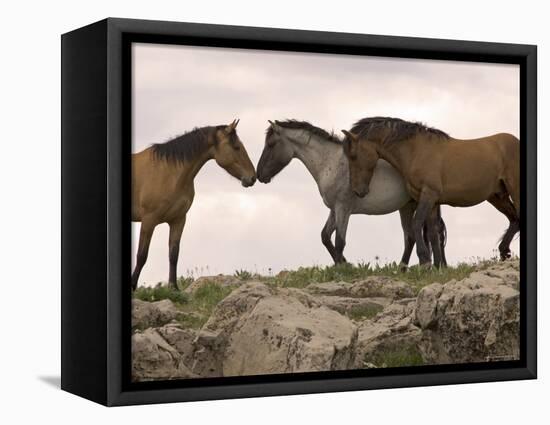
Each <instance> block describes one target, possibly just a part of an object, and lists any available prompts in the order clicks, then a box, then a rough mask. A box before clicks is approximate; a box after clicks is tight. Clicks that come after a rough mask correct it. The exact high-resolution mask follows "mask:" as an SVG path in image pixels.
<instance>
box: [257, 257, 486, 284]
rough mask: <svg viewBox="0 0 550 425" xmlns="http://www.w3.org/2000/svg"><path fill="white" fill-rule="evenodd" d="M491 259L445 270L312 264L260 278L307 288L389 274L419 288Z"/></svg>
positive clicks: (465, 273)
mask: <svg viewBox="0 0 550 425" xmlns="http://www.w3.org/2000/svg"><path fill="white" fill-rule="evenodd" d="M490 263H491V262H490V261H485V262H479V263H472V264H467V263H461V264H458V265H457V266H453V267H447V268H445V269H439V270H438V269H435V268H430V269H427V268H425V267H421V266H412V267H409V269H408V270H405V271H402V270H401V268H400V266H399V265H398V264H396V263H390V264H386V265H382V266H380V265H378V264H375V265H374V266H373V265H371V264H370V263H359V264H357V265H352V264H339V265H336V266H325V267H323V266H313V267H300V268H299V269H297V270H294V271H284V272H281V273H279V274H278V275H276V276H273V277H260V280H262V281H264V282H266V283H269V284H272V285H275V286H282V287H292V288H304V287H306V286H307V285H309V284H310V283H322V282H330V281H336V282H340V281H343V282H350V283H352V282H355V281H358V280H361V279H366V278H368V277H370V276H387V277H391V278H393V279H397V280H402V281H404V282H407V283H409V284H411V285H412V286H413V287H414V288H415V289H416V290H417V291H419V290H420V289H421V288H422V287H424V286H426V285H429V284H430V283H434V282H447V281H449V280H451V279H457V280H460V279H464V278H465V277H466V276H468V275H469V274H470V273H472V272H473V271H474V270H476V269H479V268H483V267H484V266H486V265H488V264H490Z"/></svg>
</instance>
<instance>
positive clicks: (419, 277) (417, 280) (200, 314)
mask: <svg viewBox="0 0 550 425" xmlns="http://www.w3.org/2000/svg"><path fill="white" fill-rule="evenodd" d="M495 261H496V259H495V258H492V259H489V260H479V259H478V260H476V261H472V263H461V264H458V265H456V266H452V267H448V268H445V269H440V270H438V269H435V268H430V269H427V268H424V267H420V266H412V267H410V268H409V269H408V270H405V271H403V270H401V268H400V266H399V265H398V264H396V263H390V264H386V265H379V264H378V263H376V264H374V265H372V264H371V263H359V264H357V265H353V264H340V265H336V266H312V267H300V268H298V269H297V270H293V271H286V270H285V271H282V272H280V273H279V274H277V275H274V276H273V275H271V272H270V273H269V274H270V275H269V276H260V275H258V274H257V273H251V272H249V271H247V270H244V269H240V270H236V271H235V274H234V276H235V277H236V278H238V279H239V280H242V281H246V280H250V279H257V280H259V281H262V282H264V283H265V284H268V285H272V286H276V287H292V288H304V287H306V286H307V285H309V284H311V283H323V282H330V281H335V282H350V283H353V282H356V281H359V280H362V279H366V278H368V277H370V276H386V277H389V278H392V279H396V280H401V281H404V282H407V283H409V284H410V285H411V286H412V287H413V288H414V289H415V291H416V292H418V291H420V289H422V287H424V286H426V285H429V284H431V283H434V282H441V283H444V282H448V281H450V280H452V279H456V280H461V279H464V278H465V277H467V276H468V275H469V274H470V273H472V272H473V271H475V270H480V269H483V268H486V267H488V266H489V265H491V264H493V263H494V262H495ZM193 281H194V279H193V277H180V278H179V279H178V281H177V286H178V289H173V288H171V287H170V286H167V285H161V284H159V285H157V286H156V287H153V288H150V287H140V288H138V289H137V290H136V291H135V292H134V297H136V298H139V299H141V300H143V301H150V302H152V301H159V300H163V299H169V300H171V301H173V302H174V303H175V304H176V305H177V307H178V308H179V309H180V310H181V311H182V312H184V313H188V314H185V315H182V319H181V320H180V322H181V323H182V325H184V326H186V327H192V328H199V327H201V326H202V325H203V324H204V323H205V322H206V321H207V320H208V318H209V317H210V315H211V313H212V311H213V310H214V308H215V307H216V305H217V304H218V303H219V302H220V301H221V300H223V299H224V298H225V297H226V296H227V295H229V293H230V292H231V290H232V288H231V287H228V286H223V285H220V284H218V283H215V282H206V283H205V284H204V285H202V286H200V287H199V288H197V289H196V290H195V291H194V292H191V293H189V294H188V293H185V292H184V290H185V289H186V288H187V287H189V285H190V284H191V283H193ZM380 310H381V308H379V307H377V306H368V307H356V308H354V309H352V310H351V311H350V312H349V313H348V316H349V317H350V318H351V319H354V320H365V319H369V318H372V317H374V316H376V314H378V312H379V311H380ZM413 354H414V353H412V352H411V351H410V350H405V351H403V352H396V351H394V352H388V353H387V359H385V360H383V361H384V362H385V363H386V364H388V365H393V364H397V363H399V362H404V361H405V360H406V361H408V362H411V361H414V360H415V358H416V359H417V357H415V356H413ZM417 360H418V359H417ZM378 361H380V360H378ZM371 362H372V363H374V364H378V363H377V362H376V361H371ZM388 367H390V366H388Z"/></svg>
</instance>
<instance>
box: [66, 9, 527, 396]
mask: <svg viewBox="0 0 550 425" xmlns="http://www.w3.org/2000/svg"><path fill="white" fill-rule="evenodd" d="M536 113H537V112H536V47H535V46H528V45H517V44H500V43H486V42H471V41H468V42H466V41H451V40H435V39H421V38H402V37H388V36H372V35H360V34H344V33H326V32H311V31H295V30H281V29H267V28H249V27H233V26H219V25H203V24H190V23H176V22H155V21H142V20H128V19H111V18H110V19H106V20H103V21H100V22H97V23H95V24H92V25H89V26H87V27H83V28H80V29H77V30H75V31H72V32H70V33H67V34H64V35H63V36H62V388H63V389H65V390H67V391H69V392H72V393H75V394H78V395H80V396H83V397H86V398H88V399H91V400H94V401H96V402H99V403H102V404H106V405H126V404H140V403H158V402H174V401H190V400H204V399H219V398H236V397H253V396H268V395H280V394H301V393H313V392H327V391H347V390H360V389H375V388H389V387H404V386H420V385H439V384H455V383H469V382H483V381H498V380H516V379H533V378H535V377H536V262H537V252H536V237H537V234H536Z"/></svg>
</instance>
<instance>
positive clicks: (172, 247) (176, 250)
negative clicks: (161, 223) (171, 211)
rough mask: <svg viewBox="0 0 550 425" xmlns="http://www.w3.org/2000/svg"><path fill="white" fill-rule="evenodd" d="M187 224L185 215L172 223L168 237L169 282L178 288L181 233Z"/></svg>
mask: <svg viewBox="0 0 550 425" xmlns="http://www.w3.org/2000/svg"><path fill="white" fill-rule="evenodd" d="M184 226H185V216H183V217H182V218H180V219H179V220H177V221H175V222H172V223H170V237H169V238H168V258H169V260H170V274H169V277H168V282H169V283H170V286H172V287H173V288H175V289H177V288H178V284H177V279H178V275H177V267H178V257H179V254H180V241H181V234H182V232H183V227H184Z"/></svg>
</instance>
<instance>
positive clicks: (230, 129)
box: [225, 119, 240, 134]
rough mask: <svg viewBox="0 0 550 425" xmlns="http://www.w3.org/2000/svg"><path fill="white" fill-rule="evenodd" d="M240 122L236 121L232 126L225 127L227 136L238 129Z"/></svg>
mask: <svg viewBox="0 0 550 425" xmlns="http://www.w3.org/2000/svg"><path fill="white" fill-rule="evenodd" d="M239 121H240V120H239V119H234V120H233V122H232V123H231V124H229V125H228V126H227V127H225V132H226V133H227V134H230V133H232V132H233V131H234V130H235V128H236V127H237V124H238V123H239Z"/></svg>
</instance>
